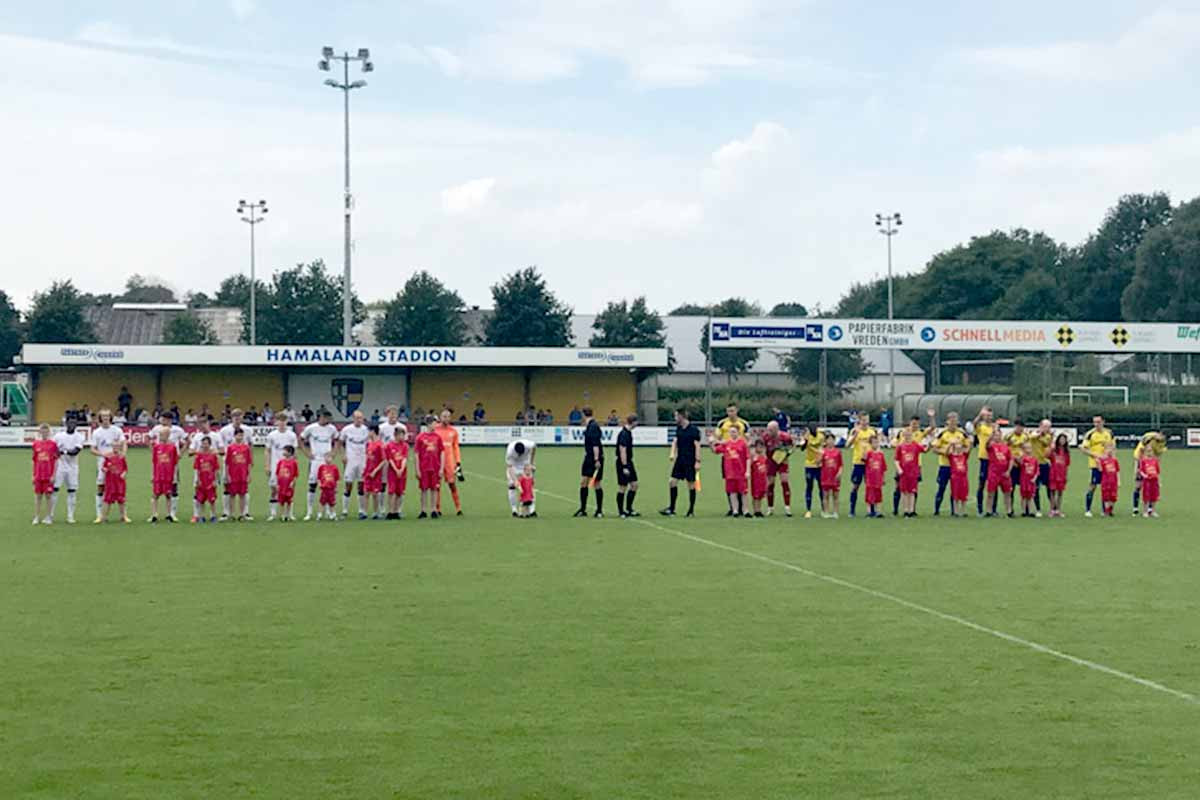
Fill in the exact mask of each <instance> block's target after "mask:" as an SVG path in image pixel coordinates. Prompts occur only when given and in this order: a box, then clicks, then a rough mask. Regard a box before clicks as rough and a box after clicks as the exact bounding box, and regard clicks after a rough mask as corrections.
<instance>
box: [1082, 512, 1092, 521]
mask: <svg viewBox="0 0 1200 800" xmlns="http://www.w3.org/2000/svg"><path fill="white" fill-rule="evenodd" d="M1083 515H1084V516H1085V517H1087V518H1088V519H1091V518H1092V512H1091V511H1085V512H1083Z"/></svg>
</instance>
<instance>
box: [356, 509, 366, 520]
mask: <svg viewBox="0 0 1200 800" xmlns="http://www.w3.org/2000/svg"><path fill="white" fill-rule="evenodd" d="M358 518H359V519H360V520H364V519H366V518H367V515H366V514H364V513H363V512H362V511H360V512H358Z"/></svg>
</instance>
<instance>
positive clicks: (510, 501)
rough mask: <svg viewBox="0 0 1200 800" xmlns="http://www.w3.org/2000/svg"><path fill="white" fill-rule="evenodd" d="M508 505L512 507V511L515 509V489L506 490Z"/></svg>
mask: <svg viewBox="0 0 1200 800" xmlns="http://www.w3.org/2000/svg"><path fill="white" fill-rule="evenodd" d="M508 505H509V507H510V508H512V510H513V511H516V510H517V490H516V489H509V490H508Z"/></svg>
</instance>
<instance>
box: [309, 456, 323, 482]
mask: <svg viewBox="0 0 1200 800" xmlns="http://www.w3.org/2000/svg"><path fill="white" fill-rule="evenodd" d="M324 463H325V461H324V460H323V459H320V458H314V459H313V460H312V461H309V462H308V485H309V486H316V485H317V470H319V469H320V468H321V465H322V464H324Z"/></svg>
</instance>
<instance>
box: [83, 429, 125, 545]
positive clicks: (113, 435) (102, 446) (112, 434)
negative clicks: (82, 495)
mask: <svg viewBox="0 0 1200 800" xmlns="http://www.w3.org/2000/svg"><path fill="white" fill-rule="evenodd" d="M96 416H97V418H99V420H100V425H99V427H97V428H96V429H95V430H94V431H92V447H91V450H92V453H93V454H94V455H95V456H96V521H97V522H99V521H100V514H101V512H102V511H103V510H104V459H105V457H106V456H107V455H108V454H109V453H111V452H112V449H113V445H114V444H116V443H117V442H118V441H120V440H121V439H124V438H125V433H124V431H122V430H121V429H120V428H118V427H117V426H116V425H113V424H112V412H111V411H109V410H108V409H107V408H102V409H100V411H98V412H97V413H96Z"/></svg>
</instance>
